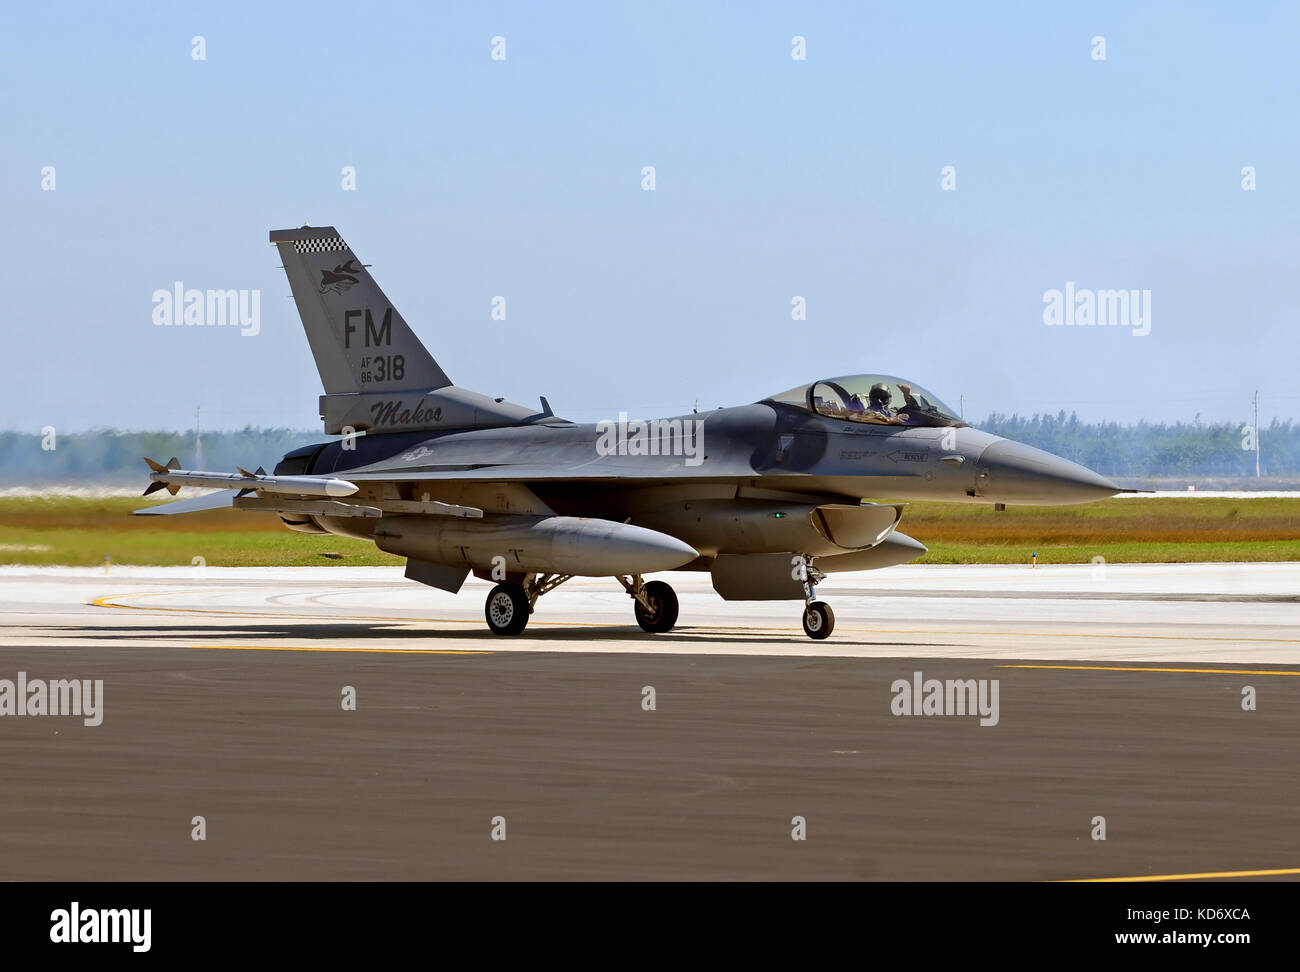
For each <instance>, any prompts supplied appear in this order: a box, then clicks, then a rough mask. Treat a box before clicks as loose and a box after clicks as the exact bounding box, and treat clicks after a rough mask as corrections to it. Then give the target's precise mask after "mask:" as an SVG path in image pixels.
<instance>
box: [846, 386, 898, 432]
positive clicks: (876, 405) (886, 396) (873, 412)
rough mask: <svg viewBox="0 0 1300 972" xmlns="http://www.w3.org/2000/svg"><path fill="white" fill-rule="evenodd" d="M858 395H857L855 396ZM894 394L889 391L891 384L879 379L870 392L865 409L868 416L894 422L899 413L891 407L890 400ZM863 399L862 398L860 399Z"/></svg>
mask: <svg viewBox="0 0 1300 972" xmlns="http://www.w3.org/2000/svg"><path fill="white" fill-rule="evenodd" d="M855 397H856V396H855ZM891 397H892V396H891V395H890V393H889V386H888V385H886V384H885V383H884V382H883V381H878V382H876V383H875V384H874V385H872V386H871V391H870V392H869V393H868V395H867V398H868V399H869V401H868V403H867V407H866V409H865V411H866V413H867V415H868V416H870V417H871V418H874V419H875V420H876V421H880V422H889V423H891V424H892V423H893V422H894V421H895V417H896V416H897V414H898V411H897V409H893V408H890V406H889V400H890V398H891ZM859 401H861V399H859Z"/></svg>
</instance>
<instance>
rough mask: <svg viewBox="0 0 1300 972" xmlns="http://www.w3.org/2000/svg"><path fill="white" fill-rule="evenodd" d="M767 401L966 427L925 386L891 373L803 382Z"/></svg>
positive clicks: (879, 419) (851, 418) (879, 420)
mask: <svg viewBox="0 0 1300 972" xmlns="http://www.w3.org/2000/svg"><path fill="white" fill-rule="evenodd" d="M764 401H767V402H772V403H775V404H778V405H793V406H795V407H796V408H802V409H803V410H805V411H808V412H815V413H816V414H818V415H825V416H826V417H827V418H834V419H841V420H843V421H846V422H860V423H862V424H865V425H910V426H921V427H926V428H935V427H940V426H965V424H966V423H965V422H963V421H962V420H961V418H960V417H959V416H957V415H956V414H954V413H953V410H952V409H951V408H949V407H948V406H947V405H945V404H944V403H943V402H941V401H939V399H937V398H935V397H934V396H933V395H931V394H930V393H929V392H928V391H926V390H925V389H924V388H922V387H920V386H919V385H914V384H912V383H911V382H909V381H904V380H902V379H901V378H894V377H891V376H890V375H846V376H844V377H842V378H823V379H822V380H821V381H815V382H813V383H812V384H811V385H800V386H799V387H798V388H791V389H790V390H789V391H786V392H782V393H781V394H779V395H773V396H772V397H770V398H766V399H764Z"/></svg>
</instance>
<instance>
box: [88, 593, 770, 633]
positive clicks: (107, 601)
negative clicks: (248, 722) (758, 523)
mask: <svg viewBox="0 0 1300 972" xmlns="http://www.w3.org/2000/svg"><path fill="white" fill-rule="evenodd" d="M187 593H194V594H200V593H211V592H209V591H192V592H191V591H148V592H144V593H139V594H109V595H107V596H106V597H100V598H96V599H95V600H93V601H90V602H89V603H90V606H91V607H108V608H126V609H128V610H134V611H165V612H167V613H169V614H208V615H217V616H220V617H227V618H245V619H247V620H250V621H257V620H260V619H263V618H269V619H281V620H285V619H288V620H294V619H297V620H301V621H316V622H320V623H325V622H345V621H390V622H393V623H397V624H419V623H421V622H425V623H429V624H474V625H478V624H483V619H482V618H472V619H471V618H418V617H393V616H387V615H372V614H289V613H284V612H272V611H223V610H221V609H220V608H185V607H154V606H152V605H148V604H115V603H114V602H113V600H112V598H118V597H158V596H159V595H165V594H187ZM529 623H530V624H549V625H555V626H557V627H570V628H573V627H579V628H606V627H609V625H608V624H605V623H604V622H601V621H538V620H535V619H532V618H530V619H529ZM773 630H784V629H773Z"/></svg>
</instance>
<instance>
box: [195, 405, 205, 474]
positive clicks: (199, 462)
mask: <svg viewBox="0 0 1300 972" xmlns="http://www.w3.org/2000/svg"><path fill="white" fill-rule="evenodd" d="M202 417H203V406H202V405H196V406H195V408H194V468H195V469H202V468H203V435H202V433H201V432H200V431H199V426H200V421H201V419H202Z"/></svg>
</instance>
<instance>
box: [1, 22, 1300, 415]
mask: <svg viewBox="0 0 1300 972" xmlns="http://www.w3.org/2000/svg"><path fill="white" fill-rule="evenodd" d="M986 6H987V5H967V4H956V3H951V4H949V3H940V4H928V5H920V6H909V5H898V4H879V5H867V4H857V3H844V4H803V3H788V4H777V3H767V4H750V3H696V4H692V3H655V4H627V5H615V4H573V3H556V4H523V3H519V4H510V3H495V4H493V3H484V4H469V3H466V4H423V3H409V4H408V3H392V4H383V5H375V6H368V5H363V4H355V3H352V4H343V3H337V4H335V3H320V2H316V3H311V4H293V5H282V4H259V5H246V4H240V3H221V4H215V3H213V4H190V5H186V6H185V7H184V8H180V7H173V6H171V5H162V4H159V5H152V6H151V5H135V4H132V5H128V6H126V7H107V6H105V5H102V4H94V5H91V4H71V5H61V6H58V7H56V8H54V9H44V8H42V7H40V6H37V5H25V6H24V7H22V8H21V9H16V8H15V5H9V6H8V7H6V9H5V11H4V12H3V14H0V79H3V84H4V91H5V93H6V96H5V98H4V99H3V100H0V120H2V123H3V131H4V133H5V150H4V152H3V153H0V206H2V207H3V209H2V211H3V213H4V215H5V217H6V218H5V226H6V229H7V232H5V233H4V234H3V236H2V237H0V267H2V268H3V270H2V271H0V274H2V276H0V279H3V287H4V299H5V305H6V309H7V312H8V313H7V318H8V319H7V322H6V326H5V327H6V336H7V341H8V348H7V351H8V353H7V354H6V355H5V356H4V357H5V361H6V365H7V367H5V368H4V369H3V373H2V374H0V405H2V406H3V410H4V416H5V418H4V420H3V421H0V426H7V427H11V428H18V429H22V430H25V431H36V430H38V429H40V428H41V427H43V426H46V425H54V426H55V427H56V428H59V429H60V430H65V431H75V430H80V429H84V428H87V427H95V426H106V425H107V426H117V427H122V428H188V427H190V426H192V424H193V414H194V409H195V407H196V406H202V408H203V415H204V425H205V426H209V427H222V428H236V427H242V426H244V425H246V424H260V425H290V426H294V427H300V428H312V427H315V426H316V425H317V423H318V420H317V412H316V400H317V396H318V395H319V394H320V391H321V390H320V384H319V380H318V378H317V376H316V372H315V369H314V367H313V365H312V362H311V357H310V354H309V351H308V348H307V343H306V339H305V338H304V336H303V333H302V328H301V326H300V324H299V322H298V318H297V315H296V312H295V310H294V307H293V303H292V301H291V300H290V299H289V297H288V294H289V288H288V284H287V282H286V281H285V280H284V277H283V273H282V272H281V271H280V270H279V269H277V262H278V261H277V260H276V257H275V252H274V250H273V248H272V247H270V246H269V245H268V244H267V231H268V230H270V229H273V228H280V227H288V226H296V225H300V224H302V223H304V222H307V223H311V224H313V225H334V226H336V227H337V228H338V229H339V230H340V231H341V232H342V233H343V235H344V236H345V238H347V239H348V241H349V242H350V243H351V244H352V246H353V247H354V249H355V250H356V251H357V253H358V255H359V256H360V257H361V258H362V260H363V261H364V262H366V263H369V264H372V265H373V269H372V272H373V273H374V274H375V276H376V279H378V281H379V282H380V284H381V285H382V286H383V287H384V289H385V290H386V292H387V293H388V296H389V297H390V298H391V299H392V300H393V301H394V303H395V304H397V306H398V307H399V308H401V310H402V313H403V314H404V316H405V317H406V319H407V320H408V321H409V322H410V323H411V325H412V326H413V327H414V328H415V330H416V332H417V333H418V334H420V335H421V337H422V338H423V339H424V340H425V343H426V344H427V345H428V346H429V348H430V349H431V350H432V351H433V353H434V355H435V356H436V357H437V359H438V360H439V362H440V364H441V365H442V366H443V367H444V369H445V370H446V371H447V372H448V373H449V374H450V375H451V377H452V378H453V380H455V381H456V383H457V384H459V385H462V386H465V387H468V388H472V389H475V390H477V391H482V392H485V393H488V394H491V395H504V396H507V397H509V398H511V399H513V400H516V401H520V402H523V403H529V404H531V403H533V402H535V401H536V397H537V396H538V395H539V394H541V395H547V396H548V397H549V399H550V401H551V403H552V405H553V407H554V408H555V410H556V411H557V412H558V413H559V414H562V415H567V416H569V417H572V418H576V419H581V420H589V421H591V420H596V419H598V418H602V417H613V416H614V415H616V414H617V413H618V412H619V411H620V410H622V411H628V412H630V413H632V414H634V415H647V416H648V415H653V414H674V413H680V412H682V411H684V410H688V409H689V408H690V407H691V406H692V404H693V403H694V402H695V401H697V400H698V401H699V404H700V407H701V408H711V407H715V406H717V405H731V404H739V403H743V402H746V401H753V400H756V399H758V398H761V397H764V396H765V395H767V394H770V393H773V392H777V391H780V390H783V389H785V388H788V387H790V386H792V385H795V384H797V383H799V382H801V381H807V380H812V379H815V378H818V377H823V376H827V375H837V374H844V373H856V372H882V373H888V374H895V375H903V376H907V377H910V378H912V379H913V380H914V381H916V382H918V383H919V384H921V385H923V386H925V387H927V388H929V389H931V390H932V391H933V392H934V393H936V394H937V395H938V396H939V397H940V398H943V399H945V400H947V401H949V402H950V403H952V404H953V405H956V404H957V402H958V400H959V398H962V399H964V402H965V409H966V414H967V415H968V416H975V417H982V416H983V415H985V414H987V413H988V412H990V411H994V410H996V411H1001V412H1011V411H1019V412H1021V413H1025V414H1027V413H1032V412H1042V411H1049V412H1055V411H1057V410H1059V409H1065V410H1067V411H1071V410H1074V411H1077V412H1078V413H1079V414H1080V416H1082V417H1084V418H1088V419H1101V418H1104V419H1115V420H1119V421H1136V420H1138V419H1141V418H1148V419H1153V420H1174V419H1180V418H1181V419H1189V420H1190V419H1191V418H1192V417H1193V416H1194V415H1196V414H1197V413H1200V414H1201V416H1202V418H1203V419H1204V420H1218V419H1227V420H1231V421H1244V420H1246V419H1248V417H1249V401H1250V396H1251V394H1252V393H1253V391H1254V390H1255V389H1256V388H1258V389H1260V393H1261V403H1262V405H1261V417H1262V418H1263V420H1264V421H1265V422H1267V420H1268V419H1269V418H1270V417H1271V416H1273V415H1280V416H1283V417H1286V416H1297V415H1300V380H1297V378H1296V361H1297V360H1298V359H1300V338H1298V337H1297V335H1296V325H1297V320H1296V311H1295V307H1296V285H1295V282H1296V280H1297V277H1298V276H1300V275H1298V273H1297V269H1298V267H1297V255H1298V254H1300V246H1298V245H1297V244H1298V242H1300V240H1298V237H1300V220H1298V214H1300V205H1298V204H1300V184H1298V183H1300V180H1298V178H1297V173H1298V172H1300V167H1298V166H1297V162H1298V161H1300V124H1297V123H1298V121H1300V110H1297V109H1300V69H1298V68H1297V66H1296V58H1295V53H1294V52H1295V50H1296V47H1297V42H1298V41H1300V7H1297V5H1295V4H1282V3H1279V4H1248V5H1228V4H1219V5H1210V4H1205V5H1198V4H1185V3H1146V4H1142V3H1139V4H1127V3H1114V4H1110V3H1102V4H1089V5H1087V9H1083V8H1082V7H1080V8H1079V9H1069V8H1066V6H1065V5H1047V4H1037V3H1026V4H994V5H991V8H989V9H986ZM195 35H201V36H202V37H203V38H204V42H205V47H206V60H204V61H195V60H193V59H192V57H191V38H192V37H194V36H195ZM497 35H500V36H503V37H504V38H505V39H506V59H505V60H504V61H494V60H493V59H492V58H491V56H490V54H491V47H492V38H493V37H494V36H497ZM795 35H800V36H803V37H805V38H806V46H807V59H806V60H804V61H795V60H793V59H792V58H791V56H790V53H791V38H792V37H794V36H795ZM1098 35H1100V36H1103V37H1104V38H1105V41H1106V59H1105V60H1104V61H1097V60H1094V59H1093V57H1092V43H1091V41H1092V38H1093V37H1094V36H1098ZM346 165H351V166H354V167H355V169H356V181H357V188H356V190H355V191H344V190H343V189H342V188H341V187H340V181H341V178H342V176H341V169H342V167H343V166H346ZM646 165H653V166H654V167H655V170H656V188H655V190H654V191H653V192H645V191H643V190H642V188H641V170H642V167H643V166H646ZM946 165H951V166H954V167H955V169H956V180H957V189H956V191H951V192H948V191H943V190H941V188H940V177H941V169H942V168H943V167H944V166H946ZM1247 165H1250V166H1254V167H1255V169H1256V173H1257V176H1256V178H1257V189H1256V190H1255V191H1253V192H1247V191H1243V190H1242V188H1241V181H1242V176H1241V170H1242V167H1243V166H1247ZM44 166H54V167H55V171H56V179H57V182H56V189H55V190H54V191H43V190H42V188H41V179H42V167H44ZM177 280H180V281H184V283H185V285H186V286H187V287H197V288H200V289H207V288H214V289H226V288H235V289H250V290H252V289H257V290H260V291H261V294H262V314H261V332H260V333H259V334H258V335H257V336H256V337H242V336H240V334H239V333H238V331H236V330H233V329H228V328H159V327H155V326H154V325H153V324H152V322H151V313H152V310H153V305H152V303H151V295H152V294H153V292H154V291H155V290H158V289H168V288H170V287H171V286H172V284H173V282H174V281H177ZM1067 281H1073V282H1074V283H1075V285H1076V287H1079V288H1091V289H1094V290H1104V289H1121V288H1122V289H1136V290H1149V291H1151V330H1150V334H1149V335H1147V336H1145V337H1140V338H1139V337H1134V336H1133V334H1132V333H1131V330H1130V329H1129V328H1121V327H1116V328H1057V327H1048V326H1046V325H1045V324H1044V323H1043V318H1042V313H1043V306H1044V305H1043V295H1044V293H1045V292H1046V291H1048V290H1051V289H1062V288H1064V286H1065V284H1066V282H1067ZM497 295H501V296H504V297H506V300H507V319H506V321H504V322H500V321H492V320H491V318H490V311H491V301H492V298H493V297H494V296H497ZM796 295H798V296H803V297H804V298H805V299H806V301H807V308H808V319H807V320H806V321H794V320H792V319H791V313H790V311H791V299H792V298H793V297H794V296H796Z"/></svg>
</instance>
